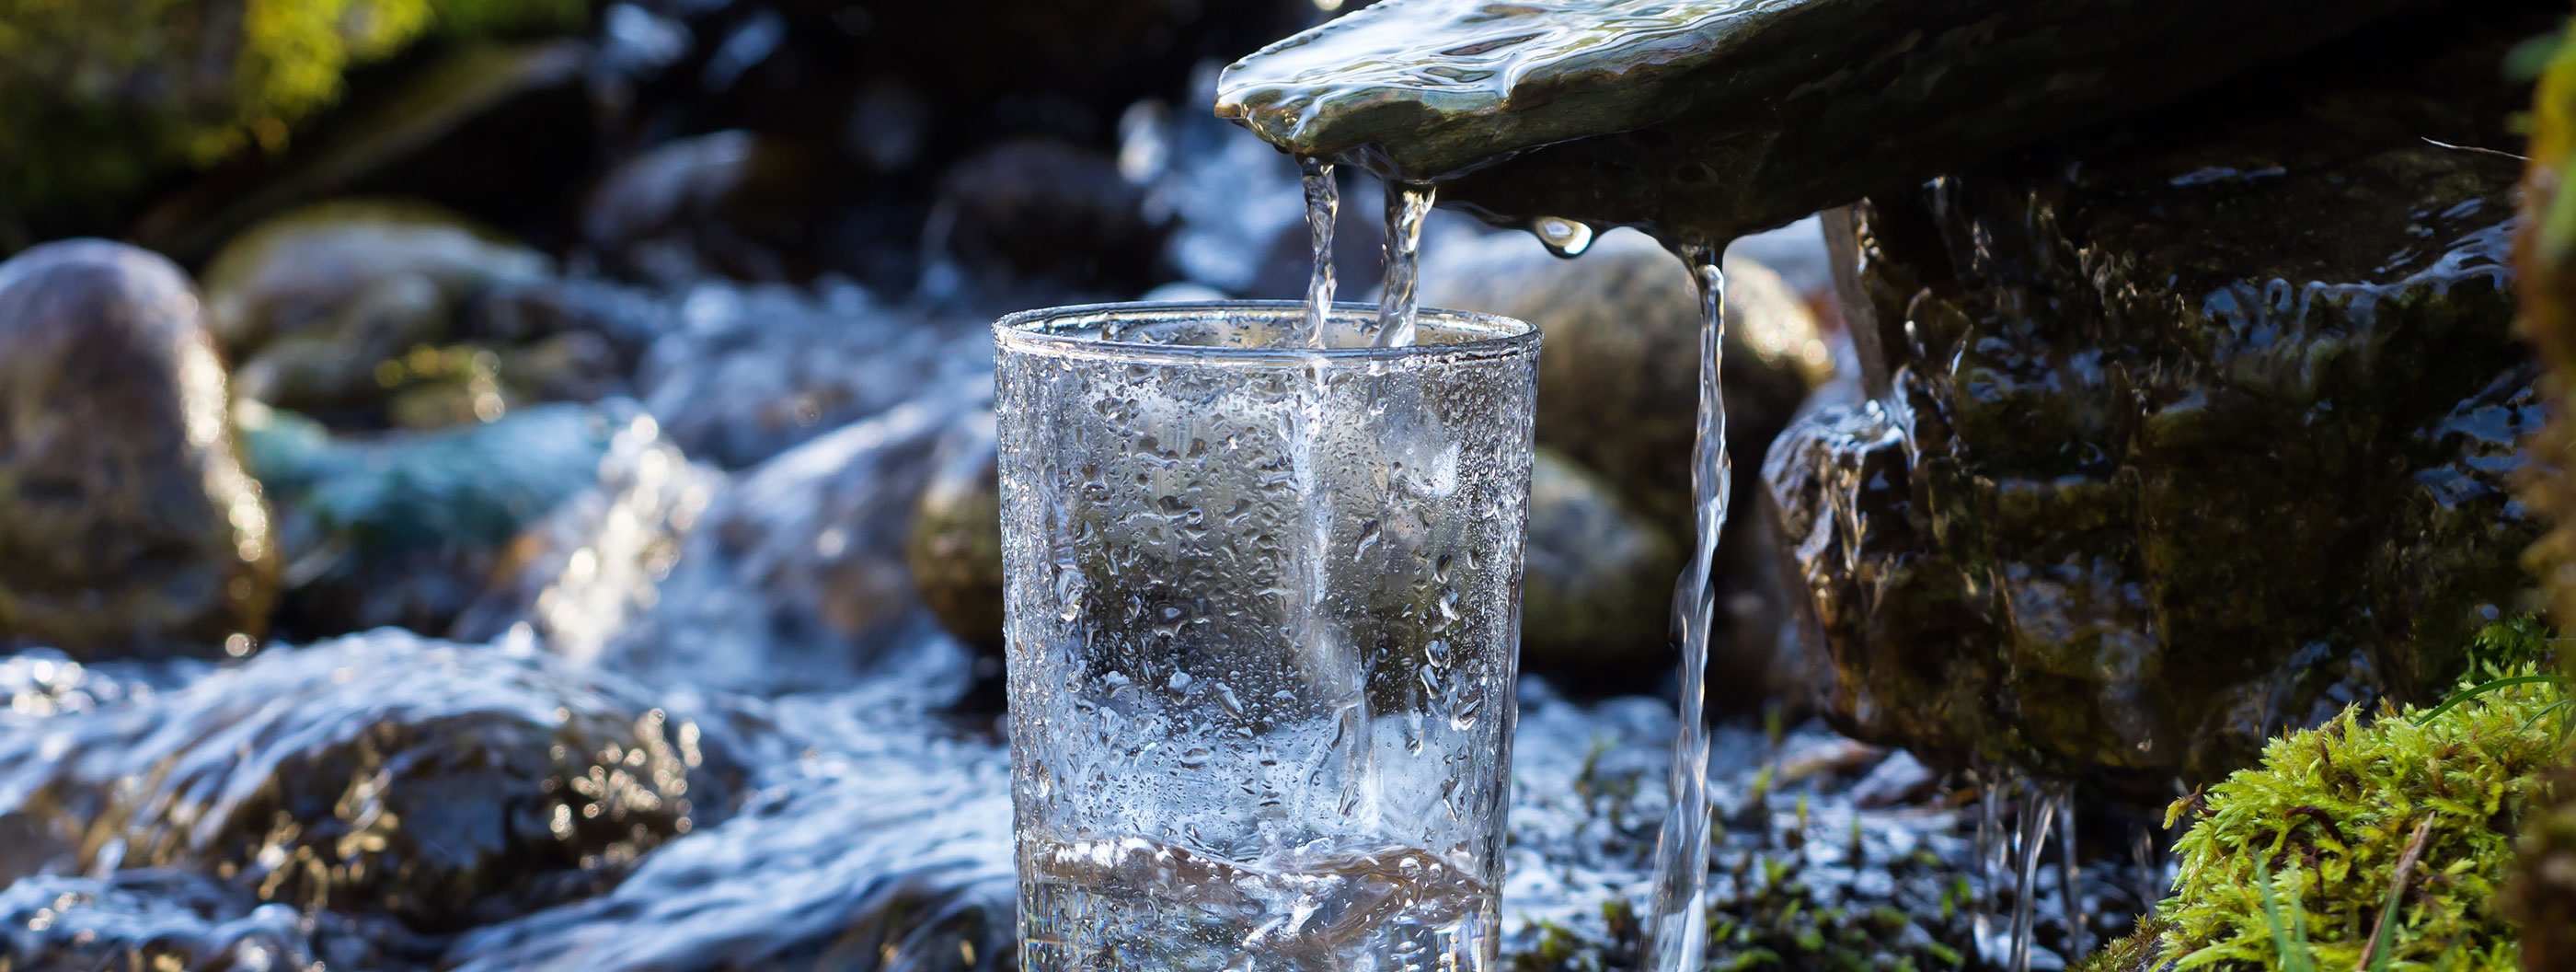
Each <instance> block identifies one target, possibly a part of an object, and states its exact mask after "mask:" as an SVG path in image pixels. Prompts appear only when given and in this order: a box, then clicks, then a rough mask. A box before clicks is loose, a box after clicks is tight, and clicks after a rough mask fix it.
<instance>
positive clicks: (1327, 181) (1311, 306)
mask: <svg viewBox="0 0 2576 972" xmlns="http://www.w3.org/2000/svg"><path fill="white" fill-rule="evenodd" d="M1297 168H1298V169H1299V170H1300V171H1302V172H1303V173H1304V174H1305V177H1306V231H1307V232H1309V233H1311V234H1313V235H1314V242H1315V270H1314V273H1313V275H1311V276H1309V277H1307V278H1306V322H1305V325H1304V327H1303V328H1302V330H1301V331H1300V333H1299V334H1298V335H1297V336H1296V338H1295V339H1294V340H1293V341H1292V342H1291V343H1293V344H1295V345H1297V346H1299V347H1306V348H1321V347H1325V346H1327V345H1326V342H1325V339H1324V325H1325V324H1326V323H1327V322H1328V321H1330V320H1331V318H1332V313H1333V291H1334V289H1335V287H1336V286H1337V284H1336V282H1335V281H1334V279H1333V223H1334V221H1335V220H1338V219H1340V218H1341V212H1342V188H1341V185H1340V184H1339V183H1337V182H1335V181H1334V179H1333V164H1332V163H1330V162H1326V161H1324V160H1322V159H1318V158H1315V157H1313V156H1306V157H1302V158H1299V159H1298V160H1297Z"/></svg>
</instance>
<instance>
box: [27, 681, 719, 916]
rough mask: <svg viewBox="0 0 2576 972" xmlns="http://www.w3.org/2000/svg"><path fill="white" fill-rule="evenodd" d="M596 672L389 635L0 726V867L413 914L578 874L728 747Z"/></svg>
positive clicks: (694, 803)
mask: <svg viewBox="0 0 2576 972" xmlns="http://www.w3.org/2000/svg"><path fill="white" fill-rule="evenodd" d="M717 738H718V737H715V736H706V735H703V734H702V733H701V732H700V730H699V728H698V727H697V726H696V724H694V723H691V722H688V721H685V720H682V719H677V718H672V717H670V716H668V715H667V714H666V713H665V712H664V710H662V709H660V708H656V707H654V706H653V705H651V704H650V703H649V702H648V701H647V700H646V699H645V698H644V697H642V696H641V695H640V694H639V693H638V692H637V691H636V690H635V689H633V688H631V687H628V686H627V685H626V684H625V683H622V682H618V681H615V680H601V679H599V678H597V677H590V678H575V677H573V676H572V675H570V674H568V673H567V672H566V671H565V669H564V666H562V665H561V664H560V663H557V662H553V661H551V660H549V659H547V658H545V657H544V656H534V655H524V654H516V653H509V652H503V651H499V650H496V649H490V648H476V647H464V646H458V645H451V644H446V643H441V642H434V641H425V640H422V639H419V638H417V637H415V636H412V635H410V634H407V633H404V632H399V631H390V630H388V631H382V632H377V633H373V634H368V635H361V636H357V637H351V638H345V639H341V640H337V641H332V642H328V643H324V644H321V645H316V646H314V647H311V648H306V649H301V650H281V651H271V652H265V653H263V654H261V655H260V656H259V657H258V658H256V659H254V660H252V661H251V662H250V663H248V664H247V665H245V666H243V667H241V668H237V669H232V670H228V671H225V672H222V673H219V674H216V675H212V676H209V677H208V678H206V679H204V680H202V681H199V682H197V683H195V684H193V685H190V686H188V687H186V688H184V689H181V690H178V691H175V692H171V693H167V694H163V695H160V696H157V697H154V698H152V699H149V700H146V701H144V702H142V703H140V704H136V705H130V706H124V707H119V708H113V709H106V710H102V711H99V712H96V713H91V714H85V715H71V716H62V717H58V718H55V719H51V720H47V721H46V722H44V723H42V724H40V727H39V728H38V730H37V731H33V732H17V733H9V734H5V735H0V833H6V834H8V835H10V839H8V840H5V841H0V845H5V847H6V850H5V851H0V879H17V878H23V877H26V876H28V875H30V874H36V873H48V874H72V873H93V874H95V873H106V872H109V871H113V870H115V869H118V868H122V867H170V868H180V869H185V870H189V871H193V872H196V873H200V874H205V875H210V876H213V877H217V878H221V879H223V880H225V881H226V882H228V883H231V884H233V885H234V886H236V887H240V888H243V889H247V890H249V891H252V892H254V893H255V894H257V895H258V897H259V899H260V900H263V901H274V902H282V903H286V904H291V905H294V906H296V907H297V908H299V909H302V910H305V911H308V912H310V911H317V910H321V909H324V908H333V909H342V910H348V911H352V912H364V913H374V914H384V915H390V916H393V917H397V918H399V919H401V920H403V921H404V922H406V923H408V924H409V925H411V926H412V927H414V928H416V929H419V930H422V931H447V930H453V929H456V928H459V927H463V926H469V925H474V924H480V923H484V922H489V921H492V920H496V919H499V918H503V917H506V916H508V915H512V914H518V913H524V912H525V911H526V910H528V909H530V908H534V907H543V906H545V905H547V904H551V903H555V902H560V901H565V900H570V899H574V898H579V897H583V896H586V895H590V894H594V893H597V892H599V891H601V890H603V889H605V888H607V887H609V886H611V885H613V884H614V883H615V881H616V879H617V877H618V876H619V875H621V874H623V873H624V872H625V871H626V870H627V869H628V868H629V867H631V866H633V864H634V863H635V861H636V860H637V859H639V858H641V857H642V856H643V855H644V854H645V852H647V851H650V850H652V849H653V848H654V847H656V846H658V845H660V844H661V843H663V842H664V841H666V840H668V839H670V838H672V837H674V836H677V835H680V834H685V833H688V832H689V831H691V830H692V829H695V828H697V827H700V826H703V825H705V824H708V823H712V822H714V821H716V820H719V819H721V818H722V817H723V816H724V813H725V811H726V809H727V808H728V804H729V802H730V800H729V794H728V786H729V783H730V782H731V781H732V780H733V779H734V778H735V773H736V770H735V769H734V768H733V767H732V764H731V762H730V761H731V757H730V756H729V755H728V754H727V753H726V752H724V751H722V749H721V748H720V747H718V746H717V745H716V742H715V741H716V739H717Z"/></svg>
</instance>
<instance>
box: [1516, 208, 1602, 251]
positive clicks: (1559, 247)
mask: <svg viewBox="0 0 2576 972" xmlns="http://www.w3.org/2000/svg"><path fill="white" fill-rule="evenodd" d="M1530 233H1531V235H1534V236H1536V237H1538V242H1539V245H1541V246H1545V247H1547V252H1549V253H1552V254H1555V255H1556V256H1558V257H1562V258H1564V259H1569V260H1571V259H1573V258H1575V257H1579V256H1582V255H1583V251H1585V250H1589V249H1591V248H1592V237H1593V235H1594V234H1593V232H1592V224H1590V223H1586V222H1583V221H1582V220H1576V219H1566V218H1564V217H1562V216H1541V217H1539V218H1537V219H1533V220H1530Z"/></svg>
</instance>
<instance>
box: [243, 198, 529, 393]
mask: <svg viewBox="0 0 2576 972" xmlns="http://www.w3.org/2000/svg"><path fill="white" fill-rule="evenodd" d="M553 272H554V262H553V261H552V260H550V259H548V258H547V257H546V256H545V255H544V254H541V253H538V252H536V251H534V250H531V249H528V248H526V247H523V246H520V245H518V244H517V243H514V242H511V241H509V240H507V239H504V238H502V237H500V236H499V235H498V234H497V233H495V232H493V231H491V230H488V229H485V228H483V227H479V226H475V225H473V224H472V223H470V222H467V221H466V220H464V219H463V218H461V217H458V216H455V215H453V214H451V213H448V212H446V211H444V210H440V209H437V208H435V207H430V206H427V205H422V204H417V203H407V202H393V201H375V200H356V201H339V202H332V203H323V204H319V205H315V206H309V207H306V208H304V209H300V210H296V211H294V212H290V213H287V214H285V215H282V216H279V217H277V218H276V219H273V220H270V221H268V222H265V223H262V224H260V225H259V226H257V227H254V228H253V229H251V230H250V231H249V232H246V233H244V234H242V235H241V236H239V237H237V238H235V239H234V240H232V241H231V242H230V243H228V244H226V245H225V247H224V249H223V251H222V252H220V253H218V254H216V256H215V258H214V259H213V261H211V262H210V263H209V264H208V265H207V268H206V305H207V312H208V316H209V318H210V321H211V323H212V325H213V327H214V331H215V335H216V337H217V338H218V339H220V340H221V341H222V342H223V344H224V349H225V350H226V351H227V352H228V353H230V354H231V355H232V356H233V358H234V359H235V360H237V361H239V362H241V365H240V368H239V378H238V381H237V384H238V385H239V390H240V393H241V395H242V396H243V397H245V398H251V399H255V400H258V401H261V402H265V403H267V404H270V405H274V406H277V407H280V408H287V409H292V410H295V411H299V412H308V413H312V414H316V415H322V416H327V417H339V416H347V417H348V418H347V419H346V420H345V421H347V422H357V423H365V422H366V421H368V419H370V418H372V417H374V415H373V413H376V412H379V411H381V409H382V407H383V400H384V399H385V398H386V397H387V396H388V394H389V391H391V390H399V389H400V388H402V387H404V385H405V384H407V382H405V381H404V379H405V378H409V377H411V376H409V375H405V374H401V373H400V372H402V370H403V369H402V368H401V365H400V362H401V359H403V358H404V357H405V356H406V354H408V353H409V352H411V351H413V350H414V349H415V348H420V347H433V348H443V347H445V346H449V345H452V344H454V343H455V342H457V341H458V340H460V339H461V338H462V337H463V336H464V335H463V330H464V329H463V328H462V327H461V326H460V325H459V323H458V318H459V317H460V316H461V315H462V311H463V310H464V308H465V307H466V305H467V304H468V303H469V302H471V301H472V300H474V299H476V298H477V297H479V296H480V295H482V294H483V293H485V292H487V291H490V290H492V289H494V288H498V287H507V286H520V285H527V284H533V283H535V282H538V281H542V280H544V279H546V278H548V277H550V276H552V275H553ZM468 353H469V354H470V352H468ZM388 362H393V363H394V365H393V371H394V372H395V373H394V374H393V375H392V377H394V379H395V380H394V381H390V382H389V381H387V380H385V379H386V378H387V377H388V371H387V363H388ZM489 380H496V376H489V375H487V381H489ZM496 394H497V391H496Z"/></svg>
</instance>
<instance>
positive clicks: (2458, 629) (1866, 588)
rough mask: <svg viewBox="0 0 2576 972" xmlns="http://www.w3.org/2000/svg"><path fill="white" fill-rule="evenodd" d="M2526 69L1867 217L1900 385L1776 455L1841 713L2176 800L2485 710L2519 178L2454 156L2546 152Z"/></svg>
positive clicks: (1985, 178) (2200, 130)
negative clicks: (2365, 729) (2285, 731)
mask: <svg viewBox="0 0 2576 972" xmlns="http://www.w3.org/2000/svg"><path fill="white" fill-rule="evenodd" d="M2497 33H2498V34H2502V35H2505V36H2518V35H2516V34H2513V33H2512V32H2511V31H2506V30H2502V29H2499V30H2498V31H2497ZM2501 48H2502V44H2501V43H2475V44H2468V45H2455V46H2454V47H2452V48H2449V49H2447V53H2444V54H2442V55H2441V56H2439V57H2434V58H2430V59H2429V60H2428V59H2424V58H2418V59H2417V60H2415V61H2413V62H2411V64H2412V66H2411V67H2408V68H2407V71H2406V73H2404V74H2402V75H2397V77H2400V78H2402V79H2403V80H2402V86H2401V87H2390V85H2398V84H2401V82H2399V81H2391V80H2388V79H2386V78H2374V79H2373V80H2372V81H2370V82H2369V83H2367V84H2363V85H2358V86H2351V87H2345V86H2339V85H2336V84H2333V83H2329V82H2328V81H2320V82H2318V83H2316V84H2315V85H2313V86H2310V87H2307V88H2305V89H2301V90H2300V91H2299V92H2297V96H2296V98H2295V99H2294V100H2292V101H2290V102H2288V103H2287V105H2286V106H2284V107H2272V108H2266V107H2263V106H2221V105H2209V104H2204V105H2196V106H2194V107H2193V108H2192V109H2191V110H2190V111H2187V112H2182V113H2180V114H2178V115H2177V116H2175V117H2173V118H2170V119H2167V120H2166V121H2165V122H2164V123H2162V124H2160V125H2156V126H2147V127H2142V128H2140V129H2139V130H2137V131H2136V132H2134V133H2131V134H2127V135H2113V136H2106V137H2105V138H2104V140H2102V141H2098V142H2093V143H2089V144H2084V145H2078V146H2074V147H2069V148H2065V149H2062V150H2052V151H2051V152H2047V153H2038V154H2035V155H2034V156H2033V157H2031V158H2029V159H2026V160H2023V161H2021V162H2018V163H2015V164H2012V165H2006V166H2000V167H1996V168H1990V169H1985V170H1978V171H1974V172H1968V173H1961V174H1956V175H1953V176H1949V177H1945V178H1944V179H1942V180H1940V181H1938V182H1937V183H1934V184H1932V185H1930V186H1927V187H1925V188H1924V189H1922V190H1919V191H1916V192H1910V193H1899V194H1886V195H1881V196H1878V197H1874V198H1873V199H1872V200H1871V201H1870V203H1869V204H1867V205H1865V206H1863V207H1860V209H1859V215H1858V216H1857V218H1856V219H1855V221H1854V222H1853V223H1852V224H1851V225H1850V226H1849V227H1848V230H1849V235H1847V236H1846V237H1845V239H1847V240H1852V241H1853V243H1852V246H1851V248H1850V249H1848V250H1846V251H1844V254H1843V258H1844V259H1847V260H1848V261H1850V262H1847V263H1845V264H1844V265H1843V266H1842V267H1840V268H1838V269H1839V272H1841V273H1842V274H1844V276H1845V281H1846V289H1845V293H1846V294H1847V295H1850V296H1857V297H1859V298H1861V299H1860V300H1859V301H1858V302H1856V303H1847V305H1846V309H1847V311H1848V312H1850V313H1851V314H1852V315H1853V317H1852V327H1853V331H1854V335H1855V339H1856V340H1857V341H1858V342H1859V344H1860V345H1861V348H1862V357H1863V361H1864V370H1865V373H1866V375H1867V376H1868V378H1869V379H1870V382H1871V383H1872V384H1873V385H1875V386H1877V387H1880V388H1885V389H1888V391H1887V392H1886V393H1884V394H1882V395H1881V396H1880V397H1879V398H1877V399H1875V400H1872V401H1869V402H1866V403H1862V404H1859V405H1856V406H1852V407H1844V408H1832V409H1826V410H1823V411H1820V412H1818V413H1817V414H1816V415H1814V416H1812V417H1811V418H1809V419H1807V420H1806V421H1803V422H1801V423H1800V424H1799V425H1798V426H1796V427H1794V428H1792V429H1791V430H1790V431H1789V432H1788V433H1786V434H1785V435H1783V436H1782V438H1781V440H1780V441H1779V442H1778V443H1777V444H1776V445H1775V446H1774V447H1773V449H1772V452H1771V455H1770V459H1769V465H1768V468H1767V470H1766V475H1767V478H1768V481H1769V489H1770V493H1771V498H1772V500H1773V501H1774V502H1776V504H1777V507H1778V509H1779V511H1780V525H1781V528H1782V530H1783V532H1784V533H1785V534H1786V536H1787V537H1788V538H1789V539H1790V544H1791V545H1790V550H1791V557H1790V561H1789V572H1788V575H1789V576H1790V577H1792V578H1794V579H1795V580H1794V581H1793V582H1794V583H1797V584H1798V585H1799V586H1801V587H1802V588H1803V591H1804V594H1805V597H1804V598H1802V602H1803V606H1804V608H1805V609H1806V610H1807V612H1808V616H1807V620H1806V624H1805V628H1806V637H1807V640H1808V643H1809V645H1810V646H1811V649H1812V650H1813V651H1815V652H1817V653H1818V654H1817V656H1816V657H1818V658H1819V659H1820V660H1823V661H1827V662H1829V663H1830V664H1831V666H1832V668H1833V670H1834V674H1833V676H1832V677H1831V678H1830V679H1829V680H1827V681H1824V682H1821V683H1820V684H1821V685H1822V686H1823V694H1822V699H1823V702H1824V704H1825V705H1826V707H1827V708H1828V709H1829V710H1830V711H1831V712H1833V713H1834V714H1835V715H1836V717H1837V718H1838V719H1839V720H1840V724H1841V725H1843V726H1844V727H1846V728H1847V729H1848V730H1849V731H1851V732H1853V733H1854V734H1856V735H1859V736H1860V737H1862V738H1865V739H1871V740H1876V741H1883V742H1889V743H1896V744H1902V745H1905V746H1907V747H1908V748H1911V749H1913V750H1914V751H1915V752H1916V753H1917V754H1918V755H1922V756H1924V757H1925V758H1926V759H1927V760H1930V761H1933V762H1935V763H1938V764H1947V765H1957V764H1958V763H1961V762H1963V761H1966V760H1969V759H1971V758H1984V759H1989V760H1994V761H2000V762H2009V763H2013V764H2018V765H2021V766H2025V767H2031V768H2034V769H2038V770H2041V771H2044V772H2055V773H2073V772H2077V771H2081V770H2084V769H2086V768H2101V769H2103V770H2104V771H2106V772H2108V773H2110V774H2111V775H2113V776H2117V777H2122V778H2127V779H2134V780H2139V781H2159V782H2156V783H2154V785H2157V786H2161V785H2164V784H2162V783H2161V782H2160V781H2163V780H2166V779H2169V778H2170V777H2172V776H2174V775H2176V774H2180V775H2183V776H2186V777H2188V778H2193V779H2207V778H2210V777H2212V776H2215V775H2218V774H2221V773H2224V772H2225V771H2226V770H2228V769H2230V768H2232V767H2234V766H2237V765H2241V764H2242V762H2243V761H2244V760H2246V759H2248V758H2249V757H2250V756H2251V755H2252V754H2253V753H2254V751H2255V750H2256V748H2257V747H2258V746H2259V745H2260V743H2261V741H2262V740H2263V739H2264V738H2266V737H2268V736H2270V735H2272V734H2273V733H2275V732H2277V731H2279V730H2280V729H2282V728H2284V727H2290V726H2299V725H2307V724H2312V723H2314V722H2315V721H2317V720H2320V719H2323V718H2325V717H2326V716H2328V715H2331V714H2332V713H2333V712H2335V711H2336V710H2337V709H2339V708H2341V707H2342V706H2343V704H2345V703H2346V702H2350V701H2355V700H2364V699H2368V698H2371V697H2374V696H2389V697H2394V698H2397V699H2400V700H2421V699H2423V698H2425V697H2426V696H2427V695H2428V694H2432V693H2438V692H2441V691H2443V690H2445V689H2447V688H2448V680H2449V679H2450V678H2451V677H2452V676H2453V675H2455V674H2456V673H2457V672H2458V671H2459V670H2460V659H2461V651H2462V649H2463V647H2464V646H2466V645H2467V644H2468V642H2469V638H2470V634H2471V633H2472V632H2474V631H2475V630H2476V629H2477V627H2479V626H2481V625H2483V624H2485V623H2486V622H2487V621H2488V620H2492V618H2493V617H2494V616H2495V612H2497V611H2498V609H2499V608H2509V607H2510V606H2511V605H2512V604H2514V603H2515V602H2516V599H2517V598H2518V597H2520V596H2521V595H2520V591H2521V589H2522V588H2523V587H2524V586H2525V584H2526V581H2525V580H2524V579H2523V577H2522V576H2521V574H2520V572H2519V570H2518V569H2517V567H2516V565H2515V560H2516V557H2517V554H2518V553H2519V552H2520V551H2521V549H2522V548H2523V547H2524V546H2526V545H2527V544H2528V543H2529V542H2530V541H2531V540H2532V538H2533V537H2534V536H2535V535H2536V533H2537V527H2536V525H2535V524H2533V523H2532V522H2531V521H2530V520H2529V519H2528V517H2527V515H2526V513H2525V510H2524V508H2523V507H2522V505H2521V504H2520V503H2518V502H2515V501H2514V500H2513V499H2512V497H2511V496H2509V495H2508V494H2507V493H2506V492H2505V487H2506V482H2507V479H2508V477H2510V476H2512V475H2514V474H2515V471H2516V470H2518V469H2522V468H2525V467H2526V466H2527V465H2528V463H2529V459H2528V457H2527V456H2525V455H2524V454H2523V453H2521V452H2520V451H2519V446H2518V445H2517V440H2518V439H2519V438H2520V436H2521V435H2523V434H2524V433H2525V432H2527V431H2529V430H2530V429H2532V428H2534V427H2536V426H2537V424H2538V422H2539V419H2540V414H2541V412H2540V401H2539V399H2538V398H2537V396H2536V394H2535V393H2534V391H2533V389H2532V380H2533V378H2534V375H2535V369H2534V367H2533V366H2532V365H2531V364H2530V363H2529V361H2528V358H2527V356H2526V355H2525V354H2524V352H2523V351H2522V350H2521V349H2520V348H2518V347H2517V346H2516V345H2515V343H2514V341H2513V339H2512V337H2511V335H2510V333H2509V322H2510V320H2511V318H2512V314H2513V308H2512V301H2511V297H2510V287H2511V273H2510V271H2509V269H2508V268H2507V267H2506V266H2505V265H2504V260H2505V258H2506V251H2507V236H2508V234H2509V233H2510V232H2511V230H2512V218H2513V216H2512V193H2513V189H2514V180H2515V177H2516V176H2517V174H2518V173H2517V171H2516V166H2515V165H2514V164H2513V163H2512V161H2511V160H2509V159H2502V158H2497V157H2494V156H2490V155H2484V154H2479V153H2474V152H2466V151H2458V150H2453V149H2449V148H2443V147H2438V146H2436V145H2434V144H2428V143H2427V142H2426V141H2424V139H2425V138H2439V139H2442V140H2443V141H2451V142H2456V143H2459V144H2497V143H2500V142H2502V141H2503V140H2504V139H2505V138H2507V137H2508V136H2507V134H2506V131H2505V128H2504V125H2505V118H2506V117H2507V115H2508V114H2509V113H2510V111H2511V110H2512V107H2513V106H2512V104H2511V98H2512V96H2511V94H2510V93H2509V92H2506V91H2503V90H2501V89H2499V87H2498V86H2497V85H2495V84H2494V82H2493V81H2492V72H2493V65H2494V64H2495V63H2496V60H2495V58H2496V57H2498V56H2500V51H2501ZM2395 63H2398V64H2400V65H2406V64H2409V63H2410V62H2403V61H2401V62H2395ZM2221 109H2229V110H2221ZM2076 160H2081V164H2080V165H2079V164H2077V162H2076Z"/></svg>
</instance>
